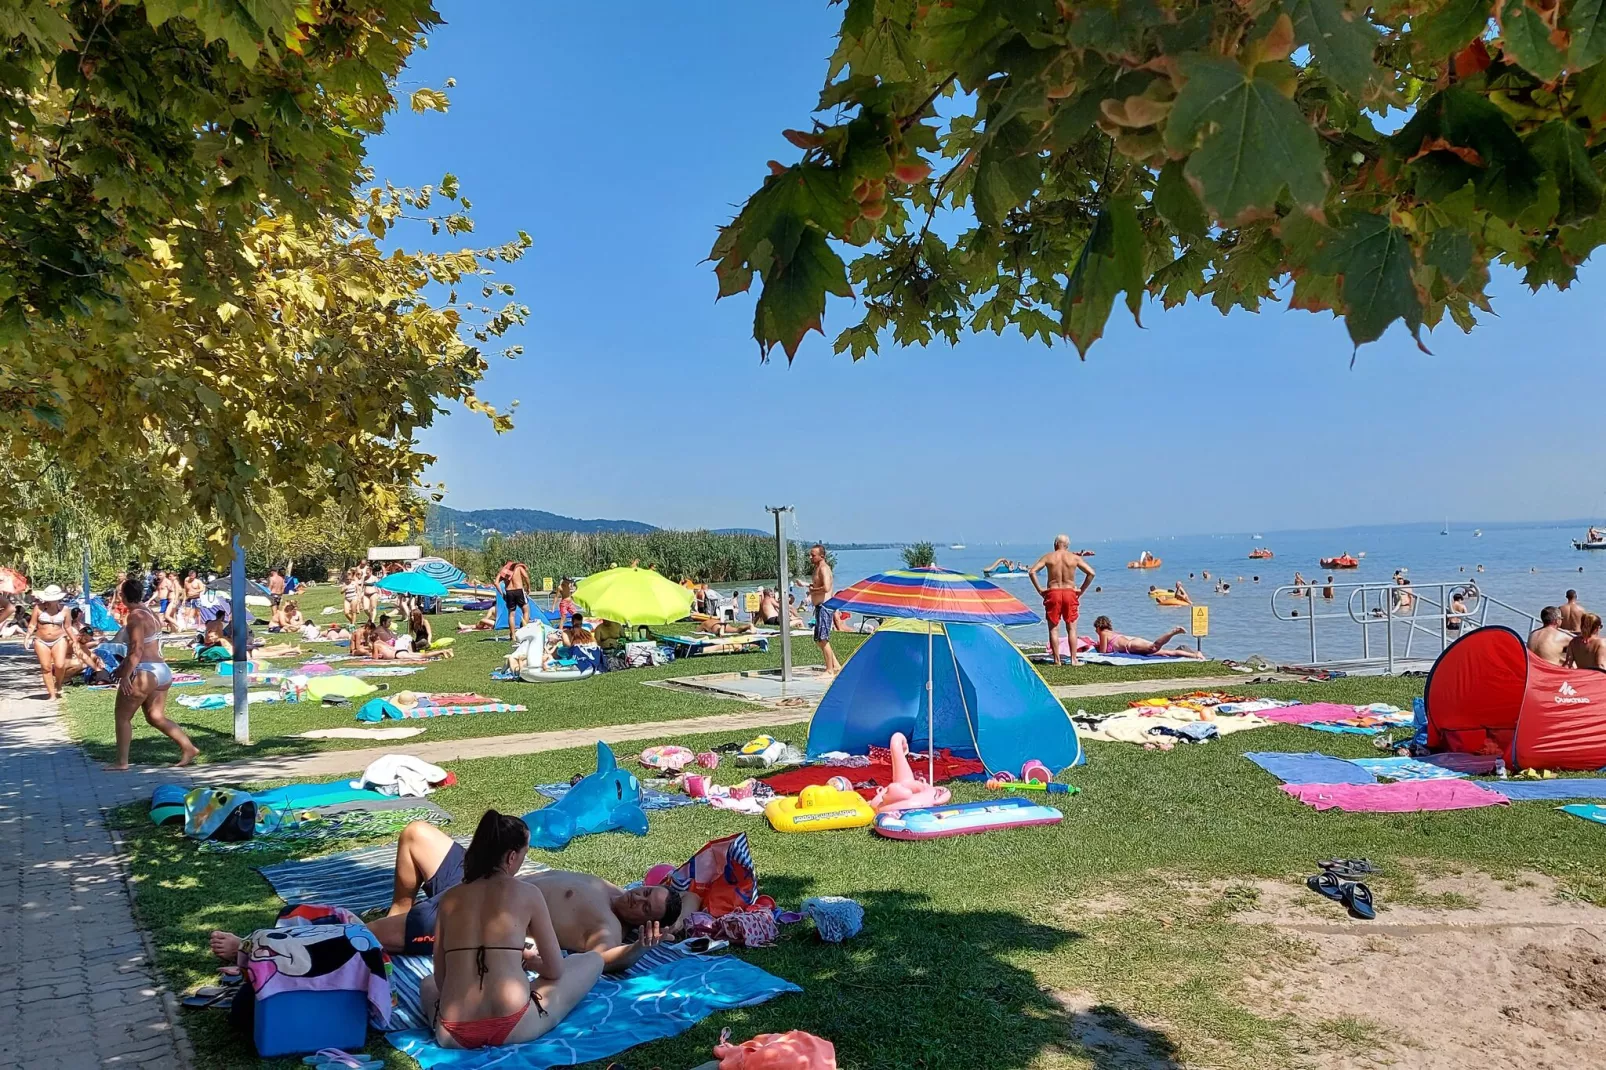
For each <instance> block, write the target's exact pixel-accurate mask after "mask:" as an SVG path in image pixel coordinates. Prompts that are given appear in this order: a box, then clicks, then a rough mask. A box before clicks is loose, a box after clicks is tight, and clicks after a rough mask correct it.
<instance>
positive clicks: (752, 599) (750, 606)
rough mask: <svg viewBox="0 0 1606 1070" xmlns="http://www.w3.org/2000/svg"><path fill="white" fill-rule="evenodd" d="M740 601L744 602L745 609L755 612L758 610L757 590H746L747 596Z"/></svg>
mask: <svg viewBox="0 0 1606 1070" xmlns="http://www.w3.org/2000/svg"><path fill="white" fill-rule="evenodd" d="M742 601H743V602H744V603H745V604H746V606H747V611H748V612H749V613H757V612H758V592H757V591H748V592H747V597H745V598H743V599H742Z"/></svg>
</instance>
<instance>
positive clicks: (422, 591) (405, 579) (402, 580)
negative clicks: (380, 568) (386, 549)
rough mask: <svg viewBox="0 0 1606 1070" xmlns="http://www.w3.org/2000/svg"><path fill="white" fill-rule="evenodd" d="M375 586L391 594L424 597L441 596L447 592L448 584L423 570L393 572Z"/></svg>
mask: <svg viewBox="0 0 1606 1070" xmlns="http://www.w3.org/2000/svg"><path fill="white" fill-rule="evenodd" d="M374 586H376V587H378V588H379V589H380V590H381V591H389V592H390V593H391V594H410V595H418V596H420V597H422V598H439V597H441V596H442V595H444V594H445V593H446V585H445V584H444V583H442V582H441V581H440V580H437V579H433V578H431V577H429V576H426V575H424V574H423V573H422V572H392V573H391V574H390V575H388V576H386V577H385V578H384V579H382V580H380V581H379V582H378V583H376V584H375V585H374Z"/></svg>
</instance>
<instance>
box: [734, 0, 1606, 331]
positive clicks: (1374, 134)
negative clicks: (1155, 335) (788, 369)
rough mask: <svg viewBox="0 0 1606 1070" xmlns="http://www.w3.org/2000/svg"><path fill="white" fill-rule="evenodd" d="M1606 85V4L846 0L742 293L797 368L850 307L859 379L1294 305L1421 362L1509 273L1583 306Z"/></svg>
mask: <svg viewBox="0 0 1606 1070" xmlns="http://www.w3.org/2000/svg"><path fill="white" fill-rule="evenodd" d="M1603 60H1606V0H1560V2H1557V0H1532V2H1527V3H1525V2H1524V0H1494V2H1493V3H1492V4H1491V2H1490V0H1383V2H1380V3H1377V4H1376V5H1366V4H1362V3H1352V2H1348V0H940V2H932V3H926V2H916V0H847V3H846V4H845V6H844V12H843V20H842V29H841V34H840V39H839V43H838V46H837V49H836V51H835V54H834V55H833V56H832V58H831V61H830V64H829V68H828V71H827V75H826V85H825V88H824V91H823V92H822V93H821V95H820V99H819V101H818V103H817V105H816V112H815V120H814V123H813V126H812V128H811V129H808V130H788V131H786V137H787V139H788V140H789V141H791V142H792V143H793V144H794V145H796V146H797V147H798V148H799V149H801V150H802V155H801V158H800V159H799V160H797V162H795V163H791V164H782V163H779V162H776V161H771V162H770V165H769V166H770V171H771V174H770V175H769V177H768V178H766V179H765V181H764V183H763V185H762V187H761V188H760V189H759V190H758V191H757V192H755V193H754V194H753V195H752V196H751V197H750V198H749V199H748V201H747V202H746V204H745V205H744V206H743V207H742V209H741V211H740V213H739V214H738V215H737V216H736V218H735V219H734V220H733V221H732V222H731V223H730V224H728V225H727V226H725V227H724V228H722V230H721V232H720V235H719V238H718V241H717V242H716V243H715V246H714V250H713V253H712V259H713V260H714V261H715V262H716V268H715V270H716V274H717V276H718V283H719V294H720V296H722V297H723V296H727V295H729V294H733V293H737V292H741V291H744V290H746V289H748V288H749V287H750V286H751V285H752V282H753V277H754V275H755V273H756V274H757V276H758V278H759V294H758V300H757V306H756V312H755V320H754V336H755V338H756V339H757V341H758V343H759V346H760V349H761V352H763V353H764V354H766V355H767V354H768V353H769V351H770V349H771V348H772V347H774V346H776V345H779V346H781V348H782V349H783V350H784V351H785V352H786V354H787V357H788V359H790V358H791V357H793V356H794V355H795V353H796V351H797V347H798V345H799V343H800V342H801V341H802V339H803V336H804V335H805V334H806V333H807V332H808V331H809V330H819V329H821V325H822V316H823V314H824V311H825V304H826V296H827V295H836V296H839V297H848V296H856V297H858V298H859V308H860V310H861V311H862V316H861V318H860V319H859V321H858V322H857V323H855V324H853V325H851V326H849V327H848V328H847V329H845V330H843V331H842V332H841V333H840V334H838V335H837V338H836V342H835V347H836V350H837V352H843V351H849V352H851V353H852V354H853V356H854V357H855V358H858V357H860V356H863V355H864V354H865V353H867V352H870V351H872V350H874V349H875V348H876V347H877V345H878V344H879V342H880V340H881V339H883V338H885V337H887V336H888V335H889V334H890V337H891V338H892V339H893V340H894V341H895V342H897V343H898V344H902V345H907V344H925V343H927V342H929V341H931V340H932V339H933V338H942V339H945V340H946V341H949V342H953V341H956V340H957V339H958V338H959V337H960V335H961V333H962V332H964V331H966V330H969V331H983V330H990V331H993V332H995V333H1002V332H1003V331H1004V330H1005V329H1006V328H1008V327H1010V326H1013V327H1015V328H1016V329H1017V330H1018V331H1019V332H1020V333H1021V334H1023V335H1025V336H1026V337H1029V338H1030V337H1036V338H1040V339H1042V340H1043V341H1044V342H1046V343H1052V342H1053V340H1054V339H1055V338H1058V337H1066V338H1069V339H1070V340H1071V341H1072V342H1073V343H1074V344H1075V345H1076V347H1077V349H1078V350H1079V351H1080V352H1081V353H1082V354H1083V355H1084V356H1085V355H1086V352H1087V350H1088V347H1089V346H1091V345H1092V344H1093V342H1094V341H1096V340H1097V339H1098V338H1099V336H1100V335H1101V334H1102V332H1103V330H1104V326H1105V323H1106V322H1107V320H1108V318H1109V316H1110V313H1111V311H1112V310H1113V308H1114V306H1115V301H1116V299H1117V297H1121V298H1123V300H1124V303H1125V304H1126V306H1127V308H1128V310H1129V311H1130V313H1131V314H1132V315H1133V316H1134V318H1136V317H1138V316H1139V315H1140V313H1141V310H1142V306H1143V299H1144V296H1145V295H1152V296H1154V297H1156V298H1157V299H1158V300H1159V301H1160V303H1161V304H1162V306H1164V307H1165V308H1172V307H1175V306H1176V305H1179V304H1182V303H1184V302H1185V301H1187V300H1188V299H1189V298H1192V297H1197V298H1199V299H1201V300H1208V301H1209V302H1210V303H1211V304H1213V305H1214V306H1215V307H1216V308H1218V309H1220V310H1221V311H1222V312H1223V313H1225V312H1229V311H1231V310H1232V309H1234V308H1245V309H1248V310H1250V311H1257V310H1259V308H1260V305H1261V302H1262V301H1265V300H1275V299H1276V298H1275V296H1274V287H1275V286H1276V285H1278V284H1279V283H1281V282H1283V281H1285V280H1290V279H1291V280H1292V283H1293V287H1292V292H1291V294H1290V295H1289V298H1288V300H1289V303H1290V304H1291V305H1292V306H1293V307H1296V308H1302V309H1307V310H1309V311H1328V312H1331V313H1333V314H1334V315H1337V316H1341V317H1343V319H1344V321H1345V326H1346V327H1347V328H1348V331H1349V335H1350V338H1351V339H1352V340H1353V341H1354V343H1355V345H1356V346H1359V345H1361V344H1362V343H1365V342H1370V341H1373V340H1375V339H1377V338H1378V337H1380V336H1381V335H1382V334H1383V332H1384V330H1386V329H1387V328H1388V327H1389V325H1390V324H1392V323H1393V322H1395V321H1396V320H1400V321H1403V322H1404V324H1405V325H1406V327H1407V328H1408V329H1409V330H1410V332H1411V334H1412V336H1413V337H1415V338H1417V340H1418V344H1419V345H1420V344H1421V336H1420V332H1421V328H1422V327H1423V326H1427V327H1428V328H1432V327H1434V326H1437V325H1438V324H1439V323H1440V322H1441V321H1442V320H1443V318H1444V317H1445V316H1446V315H1448V316H1449V317H1450V319H1451V320H1452V321H1453V322H1454V323H1456V324H1457V325H1458V326H1460V327H1461V328H1462V329H1463V330H1471V328H1472V327H1473V325H1474V324H1475V322H1476V317H1475V311H1474V310H1475V309H1482V310H1484V311H1488V309H1489V303H1488V299H1487V297H1486V295H1485V291H1486V287H1487V285H1488V282H1489V265H1490V264H1491V263H1493V262H1500V263H1505V264H1508V265H1510V266H1511V267H1513V268H1516V269H1517V270H1519V271H1521V272H1522V273H1523V278H1524V280H1525V281H1526V282H1527V284H1528V285H1529V286H1531V287H1533V288H1535V289H1538V288H1539V287H1541V286H1544V285H1547V284H1552V285H1555V286H1558V287H1561V288H1566V287H1567V286H1568V285H1569V284H1570V283H1571V282H1572V280H1573V278H1574V276H1575V274H1576V272H1577V269H1578V265H1579V264H1580V263H1582V262H1583V260H1584V259H1585V258H1587V257H1588V255H1589V254H1590V252H1591V251H1592V250H1593V249H1594V248H1595V247H1596V246H1598V245H1599V244H1601V242H1602V241H1603V240H1606V229H1603V228H1606V223H1603V221H1602V216H1601V198H1602V191H1603V186H1602V177H1601V176H1602V174H1603V163H1606V161H1603V158H1602V143H1601V139H1600V138H1597V136H1596V135H1597V133H1598V132H1600V131H1602V129H1603V127H1606V65H1603V63H1602V61H1603ZM945 98H946V99H947V100H950V101H951V102H952V103H951V104H946V103H943V102H944V100H945ZM939 105H941V106H940V107H939ZM1390 109H1407V110H1408V113H1409V114H1408V121H1404V122H1403V123H1402V122H1401V120H1402V119H1406V118H1407V117H1406V116H1396V117H1391V118H1392V119H1393V121H1392V122H1380V119H1381V118H1382V117H1384V116H1386V115H1387V113H1388V111H1389V110H1390ZM1380 127H1381V129H1380ZM1384 130H1392V132H1391V133H1385V132H1383V131H1384ZM939 213H949V214H952V215H953V216H954V217H955V222H954V223H953V225H952V226H944V227H939V228H936V231H942V232H943V233H944V234H952V235H955V236H953V237H951V238H948V237H943V236H940V235H939V233H937V232H936V231H934V229H933V226H932V222H933V219H934V217H936V216H937V215H938V214H939ZM844 245H846V246H853V247H857V248H858V249H860V250H861V251H860V252H859V253H858V255H857V256H856V257H855V258H854V259H853V260H852V262H851V264H847V263H844V261H843V259H842V257H841V255H840V251H841V249H842V247H843V246H844Z"/></svg>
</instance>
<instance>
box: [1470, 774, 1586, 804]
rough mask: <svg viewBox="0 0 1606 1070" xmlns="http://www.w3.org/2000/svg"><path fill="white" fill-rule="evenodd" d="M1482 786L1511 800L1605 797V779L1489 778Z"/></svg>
mask: <svg viewBox="0 0 1606 1070" xmlns="http://www.w3.org/2000/svg"><path fill="white" fill-rule="evenodd" d="M1483 786H1484V787H1486V788H1488V789H1489V790H1490V791H1498V792H1499V793H1500V794H1502V795H1504V796H1505V797H1506V798H1508V799H1510V800H1511V801H1512V802H1546V801H1553V800H1557V799H1606V780H1600V779H1592V778H1589V777H1571V778H1569V777H1561V778H1559V779H1556V780H1489V781H1484V782H1483Z"/></svg>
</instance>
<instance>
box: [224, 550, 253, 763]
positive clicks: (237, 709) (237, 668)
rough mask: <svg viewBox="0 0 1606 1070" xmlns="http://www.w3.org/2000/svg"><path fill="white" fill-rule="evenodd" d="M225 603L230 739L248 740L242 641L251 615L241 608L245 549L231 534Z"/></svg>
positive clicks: (248, 707)
mask: <svg viewBox="0 0 1606 1070" xmlns="http://www.w3.org/2000/svg"><path fill="white" fill-rule="evenodd" d="M229 603H230V606H229V608H230V611H231V612H232V613H233V618H232V619H233V622H234V676H233V680H234V742H236V743H249V742H251V700H250V699H249V698H248V697H247V694H246V692H247V691H248V689H249V687H250V683H251V681H250V680H249V679H248V678H247V675H246V668H245V664H246V661H245V656H246V649H245V647H246V644H247V643H248V642H249V641H250V635H251V629H250V627H249V625H248V624H247V621H249V620H250V619H251V618H250V617H249V616H248V615H247V611H246V608H245V549H244V548H243V547H242V546H241V545H240V537H239V536H238V535H236V536H235V537H234V563H233V565H232V567H231V568H230V570H229Z"/></svg>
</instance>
